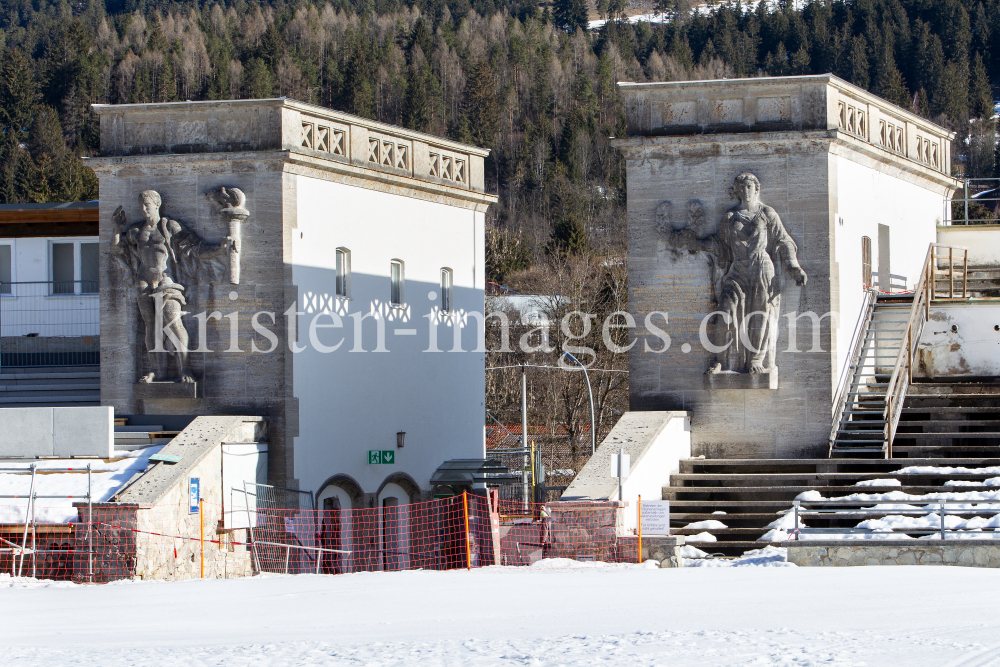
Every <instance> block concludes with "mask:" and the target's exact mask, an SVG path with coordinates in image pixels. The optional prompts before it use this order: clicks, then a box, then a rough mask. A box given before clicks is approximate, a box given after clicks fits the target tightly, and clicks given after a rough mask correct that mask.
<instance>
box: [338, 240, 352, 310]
mask: <svg viewBox="0 0 1000 667" xmlns="http://www.w3.org/2000/svg"><path fill="white" fill-rule="evenodd" d="M337 296H339V297H343V298H345V299H346V298H348V297H350V296H351V251H350V250H348V249H347V248H337Z"/></svg>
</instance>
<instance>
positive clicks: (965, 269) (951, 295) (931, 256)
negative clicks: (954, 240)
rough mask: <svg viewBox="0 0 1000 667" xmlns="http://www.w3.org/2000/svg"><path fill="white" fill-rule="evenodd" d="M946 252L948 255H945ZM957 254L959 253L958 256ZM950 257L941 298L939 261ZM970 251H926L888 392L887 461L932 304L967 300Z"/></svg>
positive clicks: (934, 248) (956, 248)
mask: <svg viewBox="0 0 1000 667" xmlns="http://www.w3.org/2000/svg"><path fill="white" fill-rule="evenodd" d="M944 251H947V255H945V254H944ZM956 251H957V253H956ZM957 254H961V272H962V283H961V289H960V291H958V292H956V285H955V270H956V263H955V262H956V255H957ZM945 257H947V260H948V273H947V278H948V290H947V292H948V295H947V296H938V287H937V283H938V281H939V278H938V273H939V269H938V266H937V265H938V261H939V260H943V259H945ZM968 276H969V251H968V249H967V248H962V247H959V246H949V245H943V244H940V243H932V244H930V247H929V248H928V249H927V258H926V260H925V261H924V268H923V271H922V272H921V274H920V280H919V282H918V283H917V286H916V288H915V289H914V292H913V305H912V306H911V307H910V316H909V318H908V319H907V322H906V329H905V330H904V332H903V341H902V345H901V346H900V348H899V353H898V354H897V355H896V364H895V366H893V369H892V375H891V376H890V377H889V382H888V383H887V385H886V388H885V409H884V411H883V415H884V416H885V445H884V447H883V451H884V452H885V457H886V458H887V459H888V458H892V443H893V440H895V438H896V428H897V427H898V425H899V417H900V415H901V414H902V412H903V403H904V402H905V400H906V390H907V388H908V387H909V386H910V382H911V381H912V380H913V364H914V363H915V361H916V356H917V343H918V342H919V341H920V334H921V332H922V331H923V328H924V323H926V322H927V320H928V318H929V317H930V310H931V302H932V301H941V300H957V299H966V298H968Z"/></svg>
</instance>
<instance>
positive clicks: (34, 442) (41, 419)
mask: <svg viewBox="0 0 1000 667" xmlns="http://www.w3.org/2000/svg"><path fill="white" fill-rule="evenodd" d="M52 410H53V408H0V433H3V434H4V436H3V437H2V438H0V456H23V457H28V458H33V457H35V456H51V455H52V453H53V452H52Z"/></svg>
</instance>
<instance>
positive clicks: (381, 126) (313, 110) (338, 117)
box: [90, 97, 490, 157]
mask: <svg viewBox="0 0 1000 667" xmlns="http://www.w3.org/2000/svg"><path fill="white" fill-rule="evenodd" d="M261 106H264V107H273V108H286V109H295V110H297V111H300V112H302V113H306V114H309V115H310V116H318V117H320V118H325V119H328V120H333V121H338V122H341V123H348V124H351V125H358V126H361V127H367V128H370V129H373V130H377V131H379V132H389V133H391V134H393V135H396V136H398V137H405V138H407V139H417V140H419V141H424V142H426V143H428V144H432V145H436V146H441V147H443V148H448V149H450V150H456V151H461V152H465V153H469V154H471V155H478V156H480V157H486V156H488V155H489V154H490V149H488V148H479V147H478V146H471V145H469V144H463V143H461V142H458V141H452V140H451V139H445V138H442V137H438V136H435V135H433V134H426V133H424V132H417V131H415V130H408V129H406V128H403V127H400V126H398V125H389V124H388V123H382V122H379V121H377V120H371V119H369V118H364V117H362V116H355V115H354V114H349V113H344V112H343V111H335V110H333V109H327V108H326V107H321V106H319V105H318V104H310V103H308V102H300V101H298V100H294V99H292V98H289V97H275V98H265V99H256V100H199V101H190V100H189V101H186V102H158V103H154V104H91V105H90V107H91V109H92V110H93V111H94V113H96V114H97V115H102V114H116V113H128V114H133V113H149V114H160V113H168V114H173V113H178V112H195V113H210V112H211V110H213V109H252V108H254V107H261Z"/></svg>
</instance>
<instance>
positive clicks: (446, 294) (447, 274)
mask: <svg viewBox="0 0 1000 667" xmlns="http://www.w3.org/2000/svg"><path fill="white" fill-rule="evenodd" d="M452 283H453V277H452V272H451V269H441V311H442V312H445V313H450V312H451V286H452Z"/></svg>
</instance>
